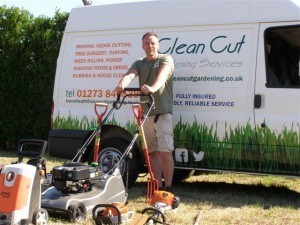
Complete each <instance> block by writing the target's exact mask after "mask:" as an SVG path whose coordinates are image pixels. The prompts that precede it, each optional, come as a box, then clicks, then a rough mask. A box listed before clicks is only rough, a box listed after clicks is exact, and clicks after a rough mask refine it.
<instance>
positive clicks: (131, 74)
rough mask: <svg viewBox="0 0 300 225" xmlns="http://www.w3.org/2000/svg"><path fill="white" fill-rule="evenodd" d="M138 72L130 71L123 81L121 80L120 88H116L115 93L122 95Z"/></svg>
mask: <svg viewBox="0 0 300 225" xmlns="http://www.w3.org/2000/svg"><path fill="white" fill-rule="evenodd" d="M136 75H137V71H136V70H134V69H129V70H128V72H127V73H125V74H124V76H123V77H122V79H121V80H120V82H119V84H118V86H117V87H116V88H115V91H116V92H117V93H118V94H121V93H122V92H123V91H124V88H126V87H127V86H128V85H129V84H130V82H131V81H132V80H133V79H134V78H135V77H136Z"/></svg>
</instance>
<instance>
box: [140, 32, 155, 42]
mask: <svg viewBox="0 0 300 225" xmlns="http://www.w3.org/2000/svg"><path fill="white" fill-rule="evenodd" d="M147 36H155V37H157V39H158V36H157V34H155V33H153V32H147V33H146V34H144V35H143V37H142V40H144V38H145V37H147Z"/></svg>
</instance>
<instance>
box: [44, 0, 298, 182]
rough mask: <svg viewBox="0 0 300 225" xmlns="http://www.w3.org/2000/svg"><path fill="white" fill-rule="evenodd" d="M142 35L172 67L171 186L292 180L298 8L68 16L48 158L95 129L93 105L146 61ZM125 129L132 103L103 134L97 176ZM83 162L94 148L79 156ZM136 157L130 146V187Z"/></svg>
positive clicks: (249, 6) (139, 168) (144, 7)
mask: <svg viewBox="0 0 300 225" xmlns="http://www.w3.org/2000/svg"><path fill="white" fill-rule="evenodd" d="M148 31H151V32H155V33H157V34H158V36H159V38H160V52H161V53H168V54H171V55H172V56H173V58H174V60H175V72H174V80H173V81H174V114H173V119H174V141H175V148H176V149H175V151H174V159H175V165H176V172H175V178H176V179H184V178H186V177H188V176H190V175H191V171H194V170H205V171H231V172H245V173H255V174H277V175H286V176H299V175H300V72H299V64H300V1H298V0H260V1H258V0H198V1H196V0H194V1H187V0H178V1H173V0H169V1H168V0H157V1H145V2H134V3H123V4H109V5H99V6H86V7H79V8H75V9H73V10H72V11H71V13H70V16H69V19H68V22H67V25H66V29H65V33H64V36H63V40H62V44H61V49H60V53H59V57H58V61H57V70H56V79H55V86H54V94H53V114H52V119H53V120H52V121H53V125H52V129H51V131H50V133H49V140H48V143H49V146H48V147H49V152H50V154H51V155H52V156H56V157H61V158H72V157H73V156H74V155H75V153H76V151H77V149H79V148H80V147H81V145H82V144H83V143H84V141H85V140H86V138H87V137H88V136H89V135H90V133H91V132H92V130H93V129H95V127H96V126H97V117H96V114H95V112H94V104H95V102H98V101H100V102H107V103H111V102H112V101H114V100H115V99H116V95H115V93H114V88H115V86H116V85H117V84H118V82H119V80H120V78H121V77H122V76H123V74H124V73H125V72H126V71H127V70H128V68H129V67H130V66H131V64H132V62H133V61H134V60H136V59H137V58H140V57H144V52H143V50H142V47H141V44H142V42H141V38H142V35H143V34H144V33H146V32H148ZM137 85H138V81H136V82H135V83H133V84H132V85H131V86H132V87H137ZM134 130H135V119H134V115H133V113H132V110H131V107H130V106H129V105H126V106H124V107H122V108H121V109H120V110H118V111H115V112H114V115H113V116H112V118H109V121H108V123H107V124H106V125H105V126H104V127H103V128H102V134H101V144H100V145H101V146H100V148H101V152H100V154H99V162H100V165H102V166H103V170H105V169H107V168H110V167H111V166H112V164H113V163H116V161H117V160H118V159H119V158H120V156H121V154H122V152H124V150H125V149H126V148H127V146H128V144H129V142H130V141H131V138H132V134H133V132H134ZM92 156H93V146H92V145H91V146H90V147H89V148H88V149H87V151H86V154H85V157H84V159H85V160H89V161H91V159H92ZM142 159H143V155H142V154H141V151H140V149H139V146H138V144H136V145H135V146H134V148H133V158H132V160H130V162H129V178H130V179H129V183H130V184H132V183H134V182H135V180H136V178H137V176H138V174H139V173H140V172H143V171H145V170H144V164H143V160H142ZM125 168H126V167H125V165H124V164H123V168H122V171H123V172H124V170H125Z"/></svg>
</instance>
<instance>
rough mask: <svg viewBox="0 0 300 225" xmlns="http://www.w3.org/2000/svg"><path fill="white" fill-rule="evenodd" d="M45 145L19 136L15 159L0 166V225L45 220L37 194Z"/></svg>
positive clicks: (39, 222)
mask: <svg viewBox="0 0 300 225" xmlns="http://www.w3.org/2000/svg"><path fill="white" fill-rule="evenodd" d="M46 147H47V142H46V141H42V140H34V139H24V140H20V141H19V143H18V147H17V156H18V161H17V162H14V163H12V164H11V165H7V166H2V167H1V168H0V225H15V224H18V225H21V224H44V225H46V224H48V212H47V211H46V210H45V209H43V208H41V197H40V196H41V184H42V182H43V181H44V179H45V174H46V163H45V160H44V159H43V158H42V157H43V156H44V153H45V149H46ZM24 157H27V158H29V161H28V162H27V163H23V158H24Z"/></svg>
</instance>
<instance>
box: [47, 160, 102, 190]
mask: <svg viewBox="0 0 300 225" xmlns="http://www.w3.org/2000/svg"><path fill="white" fill-rule="evenodd" d="M101 175H103V173H101V172H100V171H99V167H98V166H90V165H85V164H83V163H79V162H69V163H65V164H64V165H62V166H56V167H54V168H53V169H52V183H53V186H54V187H55V188H56V189H57V190H59V191H63V192H86V191H90V190H91V189H92V185H93V180H94V178H97V179H98V180H99V178H100V177H101Z"/></svg>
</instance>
